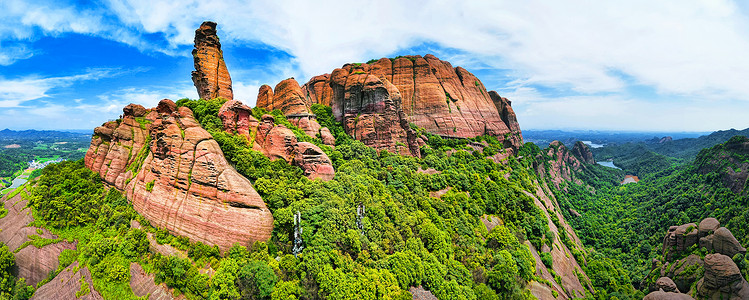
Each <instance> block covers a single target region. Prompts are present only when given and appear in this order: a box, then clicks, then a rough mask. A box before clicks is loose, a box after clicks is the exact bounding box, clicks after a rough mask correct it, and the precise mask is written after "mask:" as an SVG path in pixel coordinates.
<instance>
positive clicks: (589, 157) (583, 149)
mask: <svg viewBox="0 0 749 300" xmlns="http://www.w3.org/2000/svg"><path fill="white" fill-rule="evenodd" d="M572 155H574V156H576V157H577V158H579V159H580V160H581V161H582V162H584V163H586V164H594V163H596V160H595V159H593V152H591V151H590V148H589V147H588V145H586V144H585V143H583V142H581V141H577V142H575V146H573V147H572Z"/></svg>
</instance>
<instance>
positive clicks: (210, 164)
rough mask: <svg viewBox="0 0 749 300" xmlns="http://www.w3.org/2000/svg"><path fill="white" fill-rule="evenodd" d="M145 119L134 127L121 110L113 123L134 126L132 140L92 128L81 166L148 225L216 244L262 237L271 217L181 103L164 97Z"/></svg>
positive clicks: (125, 129)
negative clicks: (93, 132) (111, 188)
mask: <svg viewBox="0 0 749 300" xmlns="http://www.w3.org/2000/svg"><path fill="white" fill-rule="evenodd" d="M146 119H147V120H148V121H149V122H151V123H149V124H144V125H143V127H145V128H146V129H142V127H141V125H140V124H138V123H137V122H135V120H134V119H133V118H132V116H129V115H125V116H124V117H123V120H122V122H121V123H120V124H119V126H117V127H116V129H115V130H114V131H115V132H131V133H134V137H133V138H132V139H128V136H123V135H118V134H112V135H111V136H106V135H103V134H97V135H95V136H94V137H93V138H92V142H91V148H90V149H89V151H88V153H87V155H86V160H85V161H86V166H87V167H88V168H89V169H91V170H92V171H94V172H97V173H99V174H100V175H101V176H102V178H103V179H104V181H106V182H108V183H111V184H113V185H114V186H115V187H117V188H118V189H120V190H124V191H125V192H126V193H127V197H128V199H130V201H132V203H133V206H134V207H135V210H136V211H138V212H139V213H140V214H141V215H143V216H144V217H145V218H147V219H148V220H149V221H150V222H151V224H152V225H154V226H157V227H161V228H166V229H167V230H169V231H170V232H171V233H173V234H176V235H181V236H186V237H188V238H190V239H191V240H193V241H200V242H203V243H206V244H210V245H218V246H219V248H220V249H221V250H222V251H223V250H226V249H228V248H229V247H231V246H232V244H234V243H240V244H243V245H250V243H252V242H253V241H258V240H267V239H268V238H269V237H270V233H271V231H272V229H273V217H272V215H271V213H270V211H269V210H268V209H267V208H266V206H265V203H263V201H262V199H260V196H259V195H258V194H257V192H256V191H255V190H254V189H253V187H252V184H251V183H250V182H249V180H247V179H246V178H244V177H243V176H242V175H239V173H237V172H236V171H235V170H234V169H233V168H232V167H231V166H230V165H229V163H228V162H227V161H226V159H225V158H224V156H223V153H222V152H221V149H220V148H219V146H218V144H217V143H216V141H215V140H213V138H212V137H211V135H210V134H209V133H208V132H206V131H205V130H204V129H203V128H201V127H200V125H199V124H198V122H197V121H196V120H195V119H194V118H193V116H192V112H191V111H190V110H189V109H188V108H186V107H180V108H179V109H177V108H176V105H175V104H174V102H172V101H171V100H168V99H165V100H162V101H161V102H160V103H159V105H158V106H157V107H156V109H154V111H152V112H151V113H149V114H148V115H147V117H146ZM131 135H132V134H131ZM145 137H149V138H150V142H149V143H148V144H144V143H143V141H145V140H146V138H145ZM130 145H132V146H130ZM130 147H132V148H131V149H129V148H130ZM144 147H145V148H144ZM125 149H127V150H125ZM130 151H132V152H130ZM100 157H104V159H99V158H100ZM89 162H90V163H89ZM110 162H111V164H110ZM128 167H129V168H130V170H127V171H125V170H126V168H128ZM138 167H140V168H138Z"/></svg>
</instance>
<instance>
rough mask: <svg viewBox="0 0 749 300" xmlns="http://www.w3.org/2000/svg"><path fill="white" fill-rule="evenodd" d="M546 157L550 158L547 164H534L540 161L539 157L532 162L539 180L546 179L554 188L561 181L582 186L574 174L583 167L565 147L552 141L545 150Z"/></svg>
mask: <svg viewBox="0 0 749 300" xmlns="http://www.w3.org/2000/svg"><path fill="white" fill-rule="evenodd" d="M545 151H546V155H547V156H548V157H550V158H551V160H549V161H548V162H549V163H548V164H541V163H536V162H540V161H541V155H542V154H540V153H539V154H538V155H539V157H538V159H536V160H535V162H534V168H535V169H536V173H538V175H539V176H541V178H542V179H543V178H547V177H548V179H549V180H550V181H551V182H552V183H553V184H554V186H555V187H556V188H559V187H560V184H561V183H562V182H563V181H568V182H574V183H576V184H582V181H581V180H580V179H577V178H576V177H575V176H574V174H575V172H577V171H579V170H581V169H582V168H584V167H585V166H584V165H583V163H582V162H581V161H580V159H578V158H577V157H576V156H575V155H572V152H570V151H569V150H568V149H567V147H566V146H565V145H564V144H562V142H560V141H553V142H551V143H550V144H549V148H547V149H546V150H545Z"/></svg>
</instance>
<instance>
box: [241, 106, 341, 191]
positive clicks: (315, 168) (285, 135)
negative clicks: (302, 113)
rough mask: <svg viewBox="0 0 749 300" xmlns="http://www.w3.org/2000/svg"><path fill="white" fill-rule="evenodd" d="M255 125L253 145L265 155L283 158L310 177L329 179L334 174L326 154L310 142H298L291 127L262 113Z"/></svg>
mask: <svg viewBox="0 0 749 300" xmlns="http://www.w3.org/2000/svg"><path fill="white" fill-rule="evenodd" d="M262 119H263V120H262V123H261V124H260V125H259V126H258V127H257V134H256V136H255V146H256V148H257V149H259V150H260V151H261V152H262V153H263V154H265V156H266V157H268V158H270V159H272V160H275V159H283V160H285V161H287V162H289V163H291V164H292V165H295V166H298V167H300V168H302V170H304V175H306V176H307V177H309V178H310V179H315V178H320V179H322V180H326V181H327V180H331V179H333V177H334V176H335V171H334V170H333V165H332V162H331V161H330V158H328V155H327V154H325V152H323V151H322V150H321V149H320V148H319V147H317V146H315V145H314V144H312V143H307V142H299V141H298V140H297V138H296V136H295V135H294V132H292V131H291V129H288V128H286V127H285V126H283V125H275V124H274V121H275V120H274V118H273V116H271V115H264V116H263V118H262Z"/></svg>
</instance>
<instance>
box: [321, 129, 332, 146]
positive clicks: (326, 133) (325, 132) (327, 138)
mask: <svg viewBox="0 0 749 300" xmlns="http://www.w3.org/2000/svg"><path fill="white" fill-rule="evenodd" d="M320 139H321V140H322V143H323V144H325V145H328V146H335V137H333V134H332V133H330V129H328V127H323V128H320Z"/></svg>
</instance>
